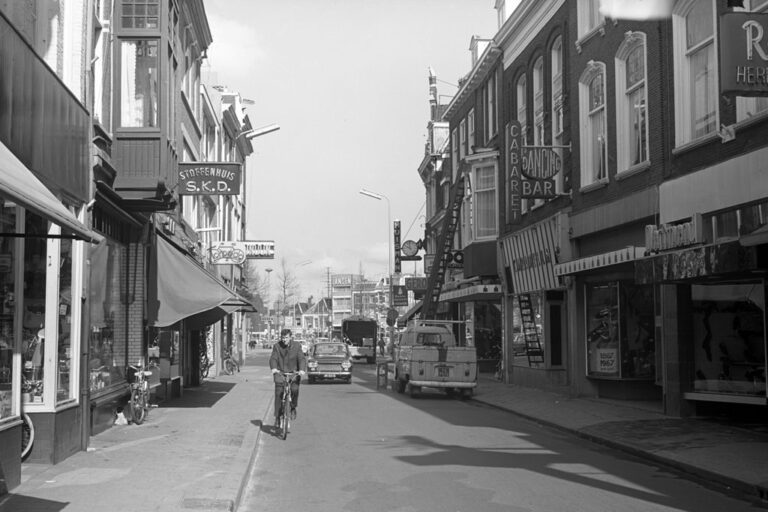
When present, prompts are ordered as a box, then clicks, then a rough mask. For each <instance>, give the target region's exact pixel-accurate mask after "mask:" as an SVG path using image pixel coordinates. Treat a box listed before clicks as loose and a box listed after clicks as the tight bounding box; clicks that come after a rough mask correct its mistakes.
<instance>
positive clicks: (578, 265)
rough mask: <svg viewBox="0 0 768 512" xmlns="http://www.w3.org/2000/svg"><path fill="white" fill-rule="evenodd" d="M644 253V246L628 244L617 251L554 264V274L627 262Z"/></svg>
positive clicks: (565, 273)
mask: <svg viewBox="0 0 768 512" xmlns="http://www.w3.org/2000/svg"><path fill="white" fill-rule="evenodd" d="M644 254H645V247H634V246H632V245H630V246H628V247H625V248H624V249H619V250H618V251H611V252H605V253H602V254H595V255H594V256H587V257H586V258H579V259H578V260H572V261H566V262H564V263H560V264H559V265H555V274H557V275H558V276H565V275H568V274H578V273H579V272H586V271H589V270H594V269H596V268H601V267H607V266H610V265H619V264H621V263H629V262H631V261H635V260H637V259H640V258H642V257H643V256H644Z"/></svg>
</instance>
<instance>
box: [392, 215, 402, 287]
mask: <svg viewBox="0 0 768 512" xmlns="http://www.w3.org/2000/svg"><path fill="white" fill-rule="evenodd" d="M392 231H393V234H394V240H393V243H394V246H395V274H399V273H400V272H401V271H402V263H401V260H400V258H401V255H400V249H401V248H400V221H399V220H396V221H394V222H393V228H392Z"/></svg>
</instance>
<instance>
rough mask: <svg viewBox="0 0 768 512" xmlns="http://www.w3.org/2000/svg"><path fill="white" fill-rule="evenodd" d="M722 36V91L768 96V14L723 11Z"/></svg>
mask: <svg viewBox="0 0 768 512" xmlns="http://www.w3.org/2000/svg"><path fill="white" fill-rule="evenodd" d="M718 40H719V41H720V92H721V94H732V95H738V96H768V14H767V13H754V12H729V13H726V14H723V15H722V16H721V17H720V37H719V38H718Z"/></svg>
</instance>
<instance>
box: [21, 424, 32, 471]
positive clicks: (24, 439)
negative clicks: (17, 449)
mask: <svg viewBox="0 0 768 512" xmlns="http://www.w3.org/2000/svg"><path fill="white" fill-rule="evenodd" d="M34 442H35V426H34V425H33V424H32V419H31V418H30V417H29V416H28V415H26V414H22V415H21V460H24V459H26V458H27V456H28V455H29V453H30V452H31V451H32V444H33V443H34Z"/></svg>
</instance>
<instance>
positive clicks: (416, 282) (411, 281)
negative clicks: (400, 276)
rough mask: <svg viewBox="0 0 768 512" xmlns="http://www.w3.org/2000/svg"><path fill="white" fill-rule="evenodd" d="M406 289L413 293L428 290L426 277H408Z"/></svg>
mask: <svg viewBox="0 0 768 512" xmlns="http://www.w3.org/2000/svg"><path fill="white" fill-rule="evenodd" d="M405 288H406V289H407V290H413V291H424V290H426V289H427V278H426V277H406V278H405Z"/></svg>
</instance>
